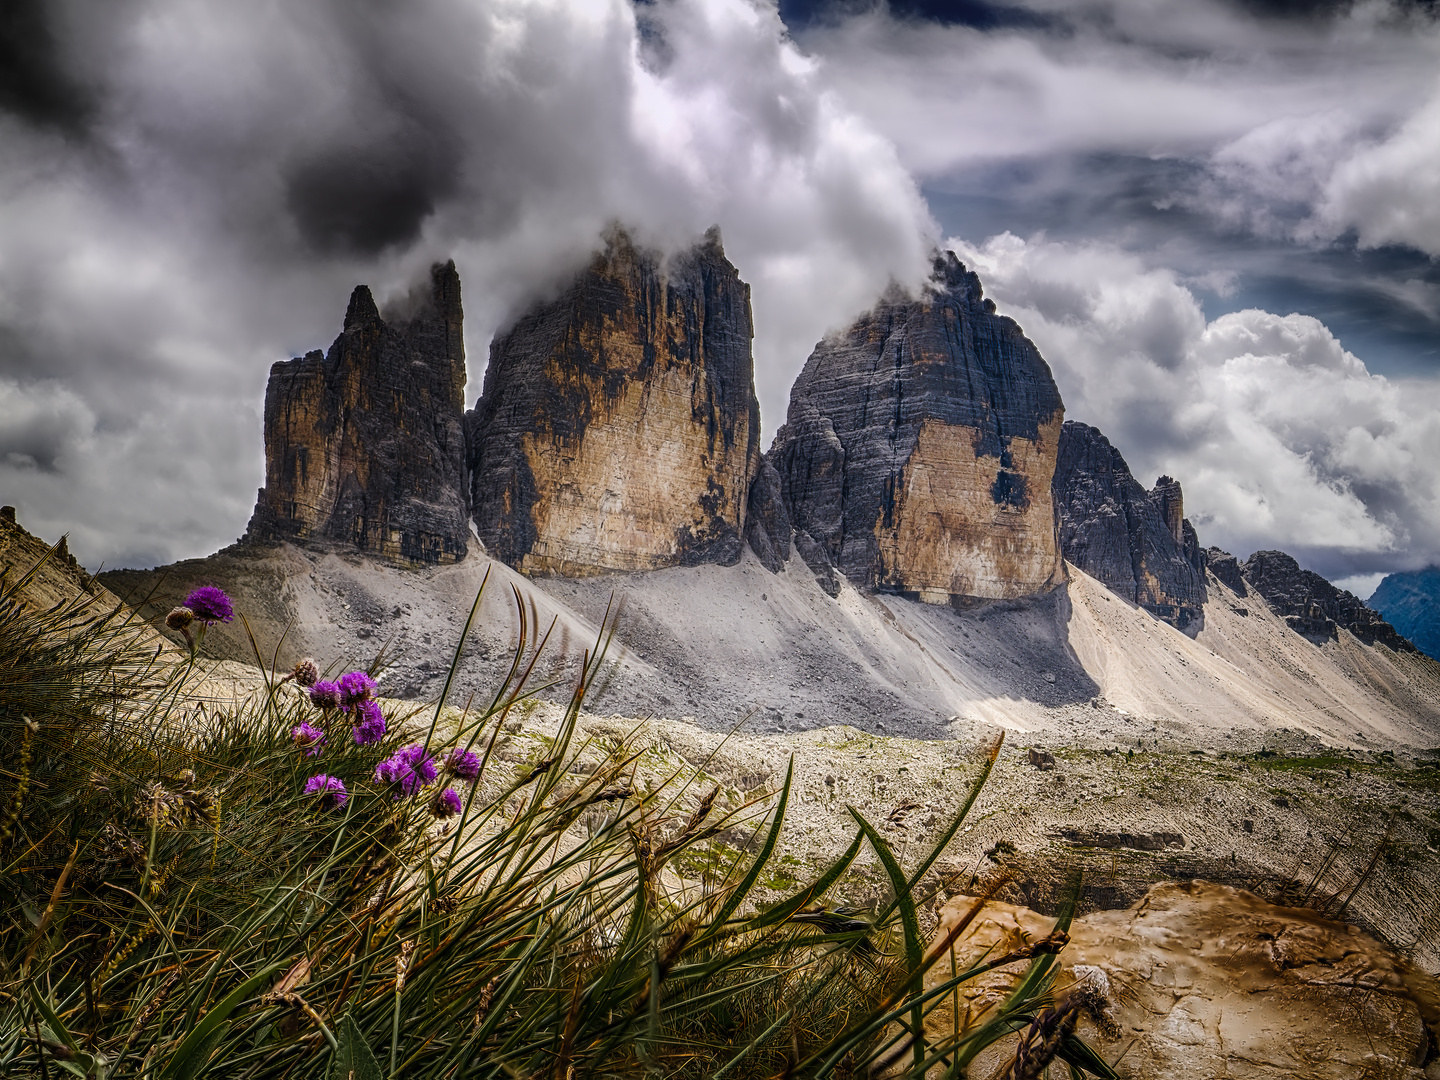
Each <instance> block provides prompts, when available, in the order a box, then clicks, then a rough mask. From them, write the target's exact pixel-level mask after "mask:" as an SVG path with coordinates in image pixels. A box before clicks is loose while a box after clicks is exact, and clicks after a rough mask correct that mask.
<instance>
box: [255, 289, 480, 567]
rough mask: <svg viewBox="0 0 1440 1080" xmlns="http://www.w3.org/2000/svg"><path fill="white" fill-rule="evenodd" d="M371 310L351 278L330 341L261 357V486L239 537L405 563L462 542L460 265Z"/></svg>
mask: <svg viewBox="0 0 1440 1080" xmlns="http://www.w3.org/2000/svg"><path fill="white" fill-rule="evenodd" d="M430 277H431V281H430V289H429V290H428V292H421V293H419V294H418V295H412V296H411V297H410V298H409V299H408V300H407V301H406V303H405V305H404V307H405V308H408V309H409V310H402V311H401V312H400V313H399V314H398V316H396V317H392V319H391V321H389V322H387V321H385V320H384V319H382V318H381V317H380V312H379V310H378V309H377V308H376V307H375V301H374V299H373V298H372V297H371V295H370V290H369V289H368V288H366V287H365V286H364V285H360V286H357V287H356V289H355V291H354V293H352V294H351V296H350V306H349V309H348V310H347V311H346V312H345V329H344V331H343V332H342V333H341V334H340V336H339V337H337V338H336V339H335V343H334V344H333V345H331V346H330V352H329V353H328V354H325V355H323V356H322V355H321V354H320V353H319V352H312V353H308V354H307V355H305V356H304V357H299V358H296V359H294V360H285V361H281V362H279V363H277V364H275V365H274V366H273V367H271V369H270V382H269V384H268V385H267V386H266V388H265V486H264V487H263V488H261V489H260V496H259V499H258V500H257V501H256V504H255V514H254V516H253V517H252V518H251V519H250V526H249V528H248V529H247V530H246V534H245V538H244V539H245V540H246V541H250V542H261V543H273V542H276V541H281V540H290V541H294V542H301V543H305V542H310V543H315V542H319V543H322V544H327V545H328V544H338V545H341V546H346V547H350V546H353V547H354V548H356V549H358V550H360V551H364V552H368V553H370V554H374V555H379V556H381V557H384V558H387V559H392V560H397V561H405V562H423V563H437V562H454V561H456V560H457V559H461V558H463V557H464V555H465V551H466V539H467V534H468V529H467V526H466V503H465V495H466V492H465V456H464V427H463V420H462V418H463V411H464V408H465V404H464V393H465V343H464V337H463V335H462V326H461V324H462V320H463V312H462V310H461V307H460V277H459V275H458V274H457V273H456V272H455V264H454V263H453V262H451V263H446V264H445V265H444V266H439V265H437V266H434V267H432V268H431V271H430Z"/></svg>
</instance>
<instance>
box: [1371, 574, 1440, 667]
mask: <svg viewBox="0 0 1440 1080" xmlns="http://www.w3.org/2000/svg"><path fill="white" fill-rule="evenodd" d="M1370 606H1371V607H1372V608H1374V609H1375V610H1376V611H1378V612H1379V613H1380V614H1381V615H1383V616H1384V617H1385V619H1386V621H1388V622H1389V623H1390V624H1391V625H1392V626H1394V627H1395V629H1396V630H1398V631H1399V632H1400V633H1402V634H1404V635H1405V636H1406V637H1407V638H1409V639H1410V640H1411V641H1412V642H1413V643H1414V645H1415V647H1416V648H1417V649H1419V650H1420V651H1421V652H1423V653H1425V654H1426V655H1428V656H1433V657H1435V659H1437V660H1440V566H1429V567H1426V568H1425V569H1424V570H1415V571H1412V572H1411V573H1408V574H1390V575H1388V576H1387V577H1386V578H1385V580H1384V581H1382V582H1380V587H1379V588H1378V589H1376V590H1375V595H1374V596H1372V597H1370Z"/></svg>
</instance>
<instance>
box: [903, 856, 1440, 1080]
mask: <svg viewBox="0 0 1440 1080" xmlns="http://www.w3.org/2000/svg"><path fill="white" fill-rule="evenodd" d="M972 903H973V901H971V900H970V899H969V898H968V897H957V898H956V899H955V900H952V901H951V902H950V904H949V905H948V906H947V907H946V908H945V910H944V912H943V913H942V916H941V921H940V929H939V931H938V933H939V934H943V933H944V932H945V930H946V928H947V927H949V926H951V925H954V923H955V921H956V920H957V919H958V918H959V917H960V916H961V915H962V914H964V913H966V912H968V911H969V910H970V907H971V905H972ZM1053 925H1054V920H1052V919H1047V918H1045V917H1043V916H1040V915H1038V914H1036V913H1035V912H1033V911H1030V910H1029V909H1027V908H1023V907H1014V906H1012V905H1010V904H1001V903H994V902H992V903H990V904H987V905H986V906H985V908H984V909H983V911H982V912H981V914H980V916H979V917H978V918H976V919H975V920H974V922H972V923H971V924H970V926H969V928H968V929H967V930H966V931H965V932H964V933H963V934H962V936H961V938H960V940H959V942H958V943H957V947H956V953H957V955H958V956H959V958H960V960H961V962H962V964H963V962H964V961H965V960H967V959H970V958H974V957H978V956H979V955H980V954H981V953H982V952H984V950H986V949H989V950H991V955H994V954H1003V953H1005V952H1007V951H1009V950H1011V949H1013V948H1016V947H1018V946H1020V945H1021V944H1023V942H1025V941H1027V940H1036V939H1039V938H1041V937H1043V936H1044V935H1045V934H1047V933H1048V932H1049V930H1050V928H1051V927H1052V926H1053ZM1060 963H1061V964H1062V965H1063V970H1062V971H1061V973H1060V975H1059V977H1058V978H1057V979H1056V983H1055V986H1056V991H1057V994H1058V995H1059V996H1060V997H1062V998H1063V997H1064V996H1065V995H1067V994H1070V993H1074V992H1076V991H1077V990H1078V991H1080V992H1083V993H1086V994H1088V995H1089V996H1090V1002H1091V1003H1092V1004H1093V1005H1095V1006H1101V1007H1100V1008H1098V1009H1097V1010H1096V1011H1098V1012H1099V1013H1100V1017H1099V1022H1098V1023H1095V1022H1094V1021H1093V1020H1086V1021H1082V1023H1081V1025H1080V1034H1081V1035H1082V1036H1083V1037H1085V1038H1086V1039H1087V1041H1089V1042H1090V1044H1091V1045H1092V1046H1094V1047H1095V1048H1096V1049H1097V1050H1098V1051H1099V1052H1100V1054H1101V1056H1102V1057H1104V1058H1105V1059H1106V1060H1107V1061H1109V1062H1115V1061H1117V1059H1118V1064H1117V1065H1116V1066H1115V1068H1116V1071H1117V1072H1118V1073H1119V1075H1120V1076H1121V1077H1123V1078H1124V1080H1212V1078H1215V1077H1228V1078H1231V1080H1272V1078H1278V1077H1296V1078H1298V1077H1305V1078H1306V1080H1364V1078H1367V1077H1380V1076H1385V1077H1397V1078H1401V1077H1403V1078H1413V1080H1426V1078H1427V1077H1431V1076H1435V1075H1437V1073H1440V1070H1434V1069H1431V1070H1428V1071H1427V1066H1430V1065H1434V1064H1435V1063H1436V1062H1435V1051H1434V1047H1435V1046H1436V1034H1437V1031H1440V984H1437V982H1436V980H1435V979H1434V978H1433V977H1431V976H1429V975H1426V974H1425V973H1424V972H1422V971H1420V970H1418V969H1417V968H1416V967H1415V966H1414V965H1413V964H1411V963H1410V962H1408V961H1407V960H1405V959H1404V958H1403V957H1401V956H1399V955H1397V954H1396V953H1395V952H1394V951H1392V950H1391V949H1389V948H1387V947H1386V946H1384V945H1382V944H1381V943H1380V942H1378V941H1376V940H1375V939H1374V938H1372V937H1370V936H1369V935H1368V934H1365V933H1364V932H1362V931H1360V930H1358V929H1356V928H1355V927H1353V926H1347V925H1346V924H1345V923H1342V922H1334V921H1332V920H1329V919H1325V918H1322V917H1320V916H1319V915H1316V914H1315V913H1314V912H1312V911H1306V910H1302V909H1299V908H1286V907H1278V906H1276V905H1273V904H1269V903H1266V902H1265V901H1264V900H1261V899H1260V898H1259V897H1257V896H1255V895H1254V894H1253V893H1248V892H1244V891H1242V890H1240V889H1234V888H1230V887H1228V886H1225V885H1213V884H1210V883H1208V882H1200V881H1196V882H1184V883H1167V884H1161V885H1156V886H1155V887H1153V888H1152V889H1151V890H1150V891H1149V892H1148V893H1147V894H1146V895H1145V897H1144V898H1143V899H1142V900H1141V901H1140V902H1139V903H1137V904H1135V905H1134V906H1133V907H1131V908H1129V909H1127V910H1124V911H1097V912H1094V913H1092V914H1089V915H1085V916H1083V917H1082V918H1079V919H1076V920H1075V922H1074V923H1073V924H1072V926H1071V930H1070V944H1069V945H1068V946H1066V948H1065V949H1064V950H1063V951H1062V952H1061V953H1060ZM1023 970H1024V965H1023V964H1015V965H1012V966H1011V967H1008V968H1001V969H999V970H997V971H996V972H995V973H992V974H989V975H986V976H983V977H982V978H981V979H979V980H976V981H975V982H973V983H967V984H965V985H964V986H963V987H962V990H961V994H962V996H961V1008H962V1012H963V1010H964V1009H965V1008H967V1007H968V1008H969V1010H970V1013H971V1015H978V1014H979V1013H980V1012H981V1011H982V1009H983V1008H984V1007H985V1006H986V1005H990V1004H998V1002H999V1001H1000V1000H1002V999H1003V997H1004V995H1005V994H1006V993H1008V992H1009V989H1010V988H1011V986H1013V984H1014V982H1015V981H1016V979H1017V978H1018V976H1019V974H1021V973H1022V972H1023ZM949 973H950V968H949V965H948V963H941V964H938V965H937V966H936V968H935V969H933V970H932V972H931V974H930V975H928V976H927V977H926V981H927V983H928V984H934V983H937V982H938V981H939V980H940V979H942V978H946V977H948V976H949ZM950 1022H951V1020H950V1016H949V1013H948V1009H947V1010H941V1011H937V1013H935V1014H933V1015H932V1016H931V1017H930V1018H928V1019H927V1027H928V1026H931V1025H933V1026H934V1028H935V1031H936V1034H937V1035H941V1034H943V1033H947V1032H948V1031H949V1030H950V1026H949V1025H950ZM1013 1051H1014V1043H1013V1042H1007V1043H1003V1044H1000V1046H997V1047H996V1048H995V1049H994V1050H992V1051H989V1052H988V1053H987V1056H986V1057H985V1058H982V1059H981V1063H980V1067H979V1068H977V1069H975V1070H974V1071H973V1075H979V1076H990V1075H994V1074H993V1072H991V1071H990V1068H993V1066H994V1064H997V1063H1000V1062H1003V1061H1005V1060H1006V1057H1007V1055H1008V1054H1013Z"/></svg>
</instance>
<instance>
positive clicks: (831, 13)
mask: <svg viewBox="0 0 1440 1080" xmlns="http://www.w3.org/2000/svg"><path fill="white" fill-rule="evenodd" d="M874 12H883V13H885V14H887V15H889V16H891V17H893V18H898V19H913V20H922V21H926V22H933V23H938V24H939V25H941V26H969V27H972V28H974V29H977V30H996V29H1000V28H1002V27H1025V28H1031V29H1036V28H1047V27H1057V26H1060V25H1062V23H1061V20H1060V19H1058V18H1057V17H1056V16H1055V15H1053V14H1051V13H1047V12H1041V11H1036V10H1034V9H1032V8H1029V7H1026V6H1025V5H1024V4H993V3H989V2H987V0H781V2H780V17H781V18H782V19H783V20H784V21H785V25H786V26H788V27H790V29H791V30H792V31H795V32H799V31H803V30H804V29H806V28H807V27H809V26H811V25H813V24H815V23H832V24H833V23H838V22H843V21H844V20H845V19H850V18H854V17H856V16H858V15H864V14H868V13H874Z"/></svg>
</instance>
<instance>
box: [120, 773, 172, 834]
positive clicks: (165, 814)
mask: <svg viewBox="0 0 1440 1080" xmlns="http://www.w3.org/2000/svg"><path fill="white" fill-rule="evenodd" d="M131 811H132V813H133V814H134V815H135V817H136V819H137V820H139V821H143V822H146V823H147V824H154V825H156V826H158V827H161V828H163V827H164V826H167V825H173V824H174V823H175V822H176V821H178V820H179V818H180V815H181V813H182V812H183V807H182V805H181V802H180V796H179V795H176V794H175V793H174V792H173V791H170V790H168V789H167V788H166V787H165V785H164V784H162V783H160V782H159V781H156V782H154V783H151V784H147V785H146V786H145V787H143V788H141V789H140V790H139V791H137V792H136V793H135V800H134V802H133V803H132V804H131Z"/></svg>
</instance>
